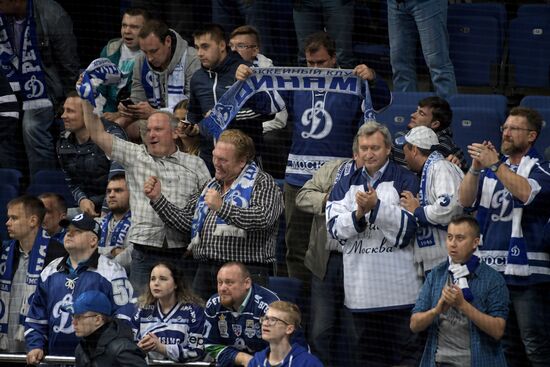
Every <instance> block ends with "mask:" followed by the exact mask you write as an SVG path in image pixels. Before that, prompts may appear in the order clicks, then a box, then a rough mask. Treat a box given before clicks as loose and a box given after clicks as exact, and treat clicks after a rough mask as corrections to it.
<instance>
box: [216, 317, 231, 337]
mask: <svg viewBox="0 0 550 367" xmlns="http://www.w3.org/2000/svg"><path fill="white" fill-rule="evenodd" d="M218 330H219V331H220V336H221V337H222V338H229V333H228V332H227V321H226V320H225V316H224V315H220V319H219V320H218Z"/></svg>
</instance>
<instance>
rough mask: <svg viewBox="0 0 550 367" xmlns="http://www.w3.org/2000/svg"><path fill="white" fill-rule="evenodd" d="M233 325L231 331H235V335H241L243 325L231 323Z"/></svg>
mask: <svg viewBox="0 0 550 367" xmlns="http://www.w3.org/2000/svg"><path fill="white" fill-rule="evenodd" d="M231 326H232V327H233V332H234V333H235V336H241V334H242V332H243V327H242V326H241V325H238V324H233V325H231Z"/></svg>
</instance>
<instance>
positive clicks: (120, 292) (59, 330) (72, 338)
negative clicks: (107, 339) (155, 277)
mask: <svg viewBox="0 0 550 367" xmlns="http://www.w3.org/2000/svg"><path fill="white" fill-rule="evenodd" d="M67 259H68V257H67V256H66V257H62V258H58V259H56V260H54V261H52V262H51V263H50V264H49V265H48V266H47V267H46V268H44V270H43V271H42V273H41V274H40V280H39V281H38V285H37V287H36V291H35V293H34V295H33V297H32V301H31V302H30V305H31V306H30V309H29V312H28V314H27V318H26V319H25V342H26V344H27V350H32V349H42V350H44V351H45V352H46V353H47V354H50V355H61V356H74V350H75V348H76V346H77V344H78V338H77V337H76V335H75V334H74V329H73V325H72V316H71V314H70V312H69V311H70V309H71V307H72V303H73V301H74V300H75V299H76V298H77V297H78V296H79V295H80V294H81V293H83V292H85V291H89V290H98V291H100V292H103V293H105V294H106V295H107V297H108V298H109V299H110V300H111V302H112V310H113V314H114V315H116V316H117V317H120V318H123V319H126V320H128V321H130V317H131V315H132V311H131V310H132V309H133V306H132V305H131V302H132V297H133V288H132V286H131V284H130V281H129V280H128V278H127V277H126V272H125V271H124V269H123V268H122V267H121V266H120V265H118V264H117V263H115V262H113V261H111V260H109V259H108V258H106V257H105V256H101V255H99V254H98V253H97V252H95V253H94V255H92V257H90V259H88V261H86V262H85V263H83V264H80V265H79V266H78V268H77V269H76V270H71V269H70V267H69V265H68V264H67Z"/></svg>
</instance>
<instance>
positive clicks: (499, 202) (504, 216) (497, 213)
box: [476, 151, 550, 286]
mask: <svg viewBox="0 0 550 367" xmlns="http://www.w3.org/2000/svg"><path fill="white" fill-rule="evenodd" d="M530 153H532V154H533V155H534V156H535V157H536V156H538V154H536V152H534V151H532V152H530ZM539 162H540V161H539ZM539 162H538V163H536V164H534V166H533V168H532V169H531V170H530V172H529V174H528V176H527V177H526V178H527V180H528V182H529V185H530V186H531V195H530V197H529V198H528V200H527V202H526V203H521V202H520V201H519V200H518V199H517V198H516V197H514V196H512V194H511V193H510V191H509V190H508V189H506V188H505V187H504V185H503V184H502V182H501V181H500V180H498V178H496V177H495V176H494V174H492V172H489V171H488V170H485V171H484V172H482V173H481V176H480V183H479V185H478V197H477V201H476V208H477V209H478V213H477V219H478V221H479V225H480V227H481V238H482V242H481V243H480V245H479V250H480V257H481V259H482V260H483V261H484V262H485V263H486V264H487V265H489V266H491V267H492V268H493V269H495V270H497V271H499V272H504V271H505V268H506V264H507V260H508V256H509V255H508V250H509V247H510V236H511V234H512V219H513V212H514V208H517V207H522V208H523V213H522V216H521V229H522V234H523V238H524V239H525V244H526V247H527V248H526V250H527V258H528V261H529V269H530V275H529V276H517V275H508V274H506V275H505V276H504V277H505V279H506V282H507V283H508V284H511V285H523V286H525V285H529V284H534V283H542V282H550V236H548V234H549V230H550V222H549V220H550V205H549V203H550V164H549V163H548V162H540V163H539ZM505 164H506V165H508V166H509V167H510V169H512V170H513V171H516V170H517V169H518V167H514V166H511V165H510V164H509V162H508V161H506V162H505Z"/></svg>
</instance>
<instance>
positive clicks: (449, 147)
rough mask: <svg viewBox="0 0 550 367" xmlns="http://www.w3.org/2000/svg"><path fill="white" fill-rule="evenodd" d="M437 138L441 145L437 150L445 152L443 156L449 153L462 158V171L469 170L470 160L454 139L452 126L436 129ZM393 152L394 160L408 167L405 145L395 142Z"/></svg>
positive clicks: (405, 132)
mask: <svg viewBox="0 0 550 367" xmlns="http://www.w3.org/2000/svg"><path fill="white" fill-rule="evenodd" d="M408 132H409V130H407V131H399V132H398V133H396V134H395V136H394V141H395V139H397V138H399V137H401V136H405V135H406V134H407V133H408ZM435 133H436V135H437V139H438V140H439V145H438V147H437V149H436V150H437V151H438V152H439V153H441V154H443V157H445V158H447V157H448V156H449V154H453V155H454V156H456V157H457V158H458V159H459V160H460V169H462V171H464V172H466V171H467V170H468V162H467V161H466V158H464V153H463V152H462V149H460V147H459V146H458V145H456V143H455V142H454V140H453V131H452V130H451V127H450V126H449V127H447V128H445V129H443V130H440V131H436V132H435ZM391 153H392V157H393V160H394V161H395V163H397V164H399V165H401V166H404V167H407V162H405V153H403V147H400V146H397V145H395V144H393V146H392V147H391Z"/></svg>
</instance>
